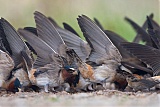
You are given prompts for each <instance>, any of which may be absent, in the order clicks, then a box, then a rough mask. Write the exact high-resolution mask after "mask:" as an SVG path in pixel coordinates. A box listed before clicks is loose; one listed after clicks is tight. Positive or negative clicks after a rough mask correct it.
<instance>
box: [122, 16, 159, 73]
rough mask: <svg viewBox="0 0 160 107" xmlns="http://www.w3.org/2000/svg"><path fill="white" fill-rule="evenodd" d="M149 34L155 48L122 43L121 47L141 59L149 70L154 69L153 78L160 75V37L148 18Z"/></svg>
mask: <svg viewBox="0 0 160 107" xmlns="http://www.w3.org/2000/svg"><path fill="white" fill-rule="evenodd" d="M148 34H149V36H150V38H151V40H152V43H153V44H155V45H154V46H155V47H157V48H154V47H151V46H147V45H141V44H136V43H121V46H122V47H123V48H124V49H126V50H127V51H128V52H130V53H131V54H133V55H134V56H135V57H137V58H138V59H140V60H141V61H142V62H144V63H145V64H146V65H147V68H150V69H152V70H153V71H152V74H153V76H157V75H160V72H159V69H160V67H159V57H160V52H159V47H160V45H159V42H160V39H159V37H160V35H158V33H156V30H154V29H153V26H152V23H151V21H150V20H149V18H148Z"/></svg>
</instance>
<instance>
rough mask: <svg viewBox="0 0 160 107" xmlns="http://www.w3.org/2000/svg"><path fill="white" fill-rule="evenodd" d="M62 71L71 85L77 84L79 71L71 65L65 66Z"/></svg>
mask: <svg viewBox="0 0 160 107" xmlns="http://www.w3.org/2000/svg"><path fill="white" fill-rule="evenodd" d="M61 71H62V78H63V80H64V81H65V82H67V83H69V84H70V85H72V84H73V85H74V86H76V84H77V83H78V81H79V72H78V71H77V70H75V69H74V68H72V67H69V66H65V67H64V69H62V70H61Z"/></svg>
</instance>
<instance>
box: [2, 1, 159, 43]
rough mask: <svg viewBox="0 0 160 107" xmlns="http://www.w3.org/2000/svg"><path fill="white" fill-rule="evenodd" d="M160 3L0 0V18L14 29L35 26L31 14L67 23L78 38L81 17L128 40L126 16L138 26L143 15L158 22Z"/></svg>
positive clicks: (129, 29)
mask: <svg viewBox="0 0 160 107" xmlns="http://www.w3.org/2000/svg"><path fill="white" fill-rule="evenodd" d="M159 5H160V0H0V16H1V17H3V18H5V19H7V20H8V21H9V22H10V23H11V24H12V25H13V26H14V27H15V28H16V29H17V28H23V27H25V26H35V23H34V15H33V13H34V11H40V12H42V13H43V14H45V15H46V16H51V17H52V18H54V19H55V20H56V21H57V22H58V24H59V25H60V26H62V22H67V23H69V24H70V25H71V26H72V27H74V28H75V29H76V31H77V32H78V33H79V34H81V35H82V33H81V31H80V29H79V26H78V24H77V20H76V18H77V17H78V15H82V14H85V15H87V16H88V17H90V18H91V19H93V18H94V17H96V18H97V19H98V20H99V21H100V22H101V23H102V25H103V27H104V28H105V29H108V30H112V31H114V32H116V33H118V34H120V35H122V36H123V37H125V38H126V39H127V40H129V41H131V40H132V39H133V38H134V36H135V35H136V33H135V32H134V30H133V29H132V27H131V26H130V25H129V24H128V23H127V22H126V21H125V20H124V17H125V16H127V17H129V18H131V19H133V20H134V21H135V22H137V23H138V24H139V25H142V24H143V22H144V21H145V19H146V16H147V15H149V14H151V13H154V20H156V21H157V22H158V23H160V20H159V15H160V14H159V11H160V7H159Z"/></svg>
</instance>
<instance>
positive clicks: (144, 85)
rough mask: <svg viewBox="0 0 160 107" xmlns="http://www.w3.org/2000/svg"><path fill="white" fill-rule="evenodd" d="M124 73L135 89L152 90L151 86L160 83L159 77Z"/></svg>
mask: <svg viewBox="0 0 160 107" xmlns="http://www.w3.org/2000/svg"><path fill="white" fill-rule="evenodd" d="M124 75H125V76H126V80H127V82H128V86H129V87H130V88H132V89H133V90H134V91H143V90H145V89H148V91H150V88H152V87H154V86H156V85H157V84H159V83H160V81H159V80H157V77H154V78H153V77H150V78H143V77H141V76H139V75H133V74H129V73H124Z"/></svg>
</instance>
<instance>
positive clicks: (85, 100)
mask: <svg viewBox="0 0 160 107" xmlns="http://www.w3.org/2000/svg"><path fill="white" fill-rule="evenodd" d="M65 106H70V107H71V106H79V107H91V106H92V107H97V106H100V107H103V106H105V107H129V106H130V107H135V106H136V107H137V106H138V107H142V106H145V107H160V93H159V92H137V93H135V92H121V91H116V90H104V91H96V92H90V93H89V92H87V93H75V94H69V93H66V92H59V93H56V94H54V93H42V92H41V93H36V92H18V93H16V94H1V95H0V107H65Z"/></svg>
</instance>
